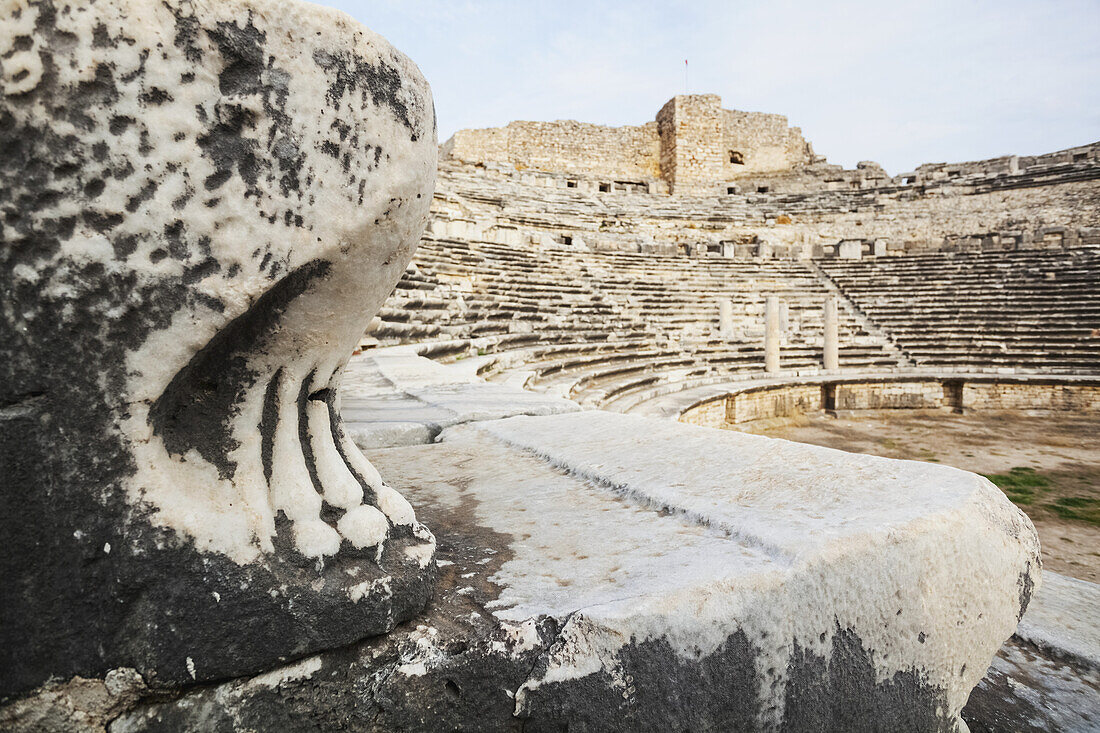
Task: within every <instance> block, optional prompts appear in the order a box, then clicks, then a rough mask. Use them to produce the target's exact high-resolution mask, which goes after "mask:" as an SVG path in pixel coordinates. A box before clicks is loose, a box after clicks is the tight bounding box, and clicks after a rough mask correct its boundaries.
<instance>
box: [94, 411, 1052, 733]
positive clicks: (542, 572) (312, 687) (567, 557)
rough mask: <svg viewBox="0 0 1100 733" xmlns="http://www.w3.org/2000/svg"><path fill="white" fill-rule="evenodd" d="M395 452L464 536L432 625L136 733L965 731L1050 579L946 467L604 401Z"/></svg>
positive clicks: (1029, 533) (1023, 528)
mask: <svg viewBox="0 0 1100 733" xmlns="http://www.w3.org/2000/svg"><path fill="white" fill-rule="evenodd" d="M370 455H371V456H372V458H374V459H375V461H376V462H377V463H378V465H379V466H380V467H381V468H382V470H383V473H385V474H386V475H387V476H388V477H390V478H391V480H393V481H394V484H395V485H396V486H400V487H401V488H402V490H403V491H405V492H407V493H408V494H409V496H410V497H411V498H412V499H413V500H414V501H415V502H416V503H417V505H418V506H420V507H421V511H422V513H423V514H424V516H425V517H426V518H427V521H428V522H429V523H430V524H431V526H432V528H433V530H434V531H435V532H436V533H437V536H438V537H439V556H438V558H439V559H438V563H439V566H440V578H439V590H438V593H437V596H436V599H435V600H434V601H433V602H432V604H431V605H430V606H429V608H428V609H427V611H426V612H425V614H424V615H422V616H420V617H418V618H417V619H416V621H415V622H413V623H409V624H405V625H403V626H401V627H400V628H398V629H395V630H394V632H393V633H390V634H386V635H384V636H382V637H377V638H372V639H368V640H364V641H363V642H362V643H360V644H358V645H353V646H349V647H346V648H343V649H340V650H335V651H333V652H324V653H321V654H319V655H316V656H314V657H311V658H309V659H307V660H303V661H301V662H298V663H296V664H294V665H289V666H287V667H285V668H282V669H280V670H278V671H275V672H271V673H268V674H265V675H261V676H258V677H254V678H251V679H247V680H244V679H242V680H234V681H232V682H228V683H225V684H223V685H218V686H208V687H204V688H202V689H197V690H194V691H192V692H189V693H187V694H186V695H184V696H183V697H181V698H180V699H178V700H174V701H169V702H164V703H159V702H153V703H151V704H147V705H141V706H138V707H136V708H135V709H133V710H132V711H128V712H127V713H125V714H124V715H122V716H121V717H120V718H119V719H118V720H117V721H116V723H115V725H114V727H112V731H113V733H138V732H142V733H144V732H145V731H149V732H152V731H162V730H181V729H182V730H191V729H196V728H200V727H203V728H206V729H210V730H221V729H225V730H230V729H234V727H236V728H248V729H252V730H288V731H289V730H311V729H314V727H326V726H330V727H334V728H335V727H337V726H341V727H344V728H346V729H349V730H364V731H395V730H403V731H438V730H479V731H480V730H491V731H498V730H501V731H503V730H519V729H522V730H524V731H564V730H570V731H708V730H713V731H815V732H816V731H844V732H849V731H941V732H942V733H957V732H958V731H960V730H963V727H962V723H961V720H960V710H961V709H962V708H963V706H964V705H965V704H966V702H967V698H968V696H969V695H970V692H971V690H972V688H973V687H974V685H975V684H976V683H977V682H978V681H979V680H980V679H982V677H983V675H985V672H986V669H987V667H988V666H989V663H990V660H991V659H992V658H993V656H994V654H995V653H996V652H997V649H998V648H999V647H1001V645H1002V643H1003V642H1004V640H1005V639H1006V638H1008V637H1009V636H1010V635H1011V634H1012V631H1013V629H1015V628H1016V624H1017V621H1018V620H1019V618H1020V616H1021V615H1022V614H1023V613H1024V610H1025V608H1026V607H1027V605H1028V602H1029V600H1030V596H1031V593H1032V591H1033V589H1034V588H1035V587H1036V586H1037V585H1038V581H1039V570H1038V563H1039V552H1038V551H1039V547H1038V541H1037V539H1036V536H1035V531H1034V529H1033V528H1032V526H1031V523H1030V522H1029V521H1028V519H1027V517H1025V516H1024V515H1023V514H1022V513H1021V512H1020V511H1019V510H1018V509H1017V508H1015V507H1014V506H1012V504H1010V503H1009V502H1008V500H1007V499H1005V497H1004V496H1003V495H1002V494H1001V493H1000V492H999V491H998V490H997V488H996V487H995V486H993V485H992V484H991V483H989V482H988V481H987V480H986V479H983V478H982V477H980V476H976V475H974V474H972V473H967V472H965V471H960V470H957V469H953V468H948V467H946V466H938V465H934V464H930V463H918V462H915V461H897V460H890V459H885V458H878V457H874V456H867V455H859V454H852V453H844V452H841V451H836V450H829V449H826V448H819V447H816V446H810V445H803V444H799V443H791V442H788V441H783V440H773V439H769V438H764V437H759V436H753V435H745V434H739V433H734V432H732V431H719V430H710V429H706V428H699V427H694V426H690V425H684V424H680V423H676V422H673V421H667V420H654V419H647V418H640V417H635V416H629V415H619V414H614V413H608V412H600V411H582V412H573V413H568V414H560V415H551V416H543V417H530V416H519V417H511V418H507V419H504V420H486V421H480V422H470V423H467V424H462V425H456V426H453V427H450V428H447V429H446V430H445V431H444V432H443V433H442V434H441V436H440V442H437V443H433V444H430V445H417V446H406V447H401V448H392V449H388V450H379V451H374V452H372V453H371V454H370Z"/></svg>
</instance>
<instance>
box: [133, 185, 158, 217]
mask: <svg viewBox="0 0 1100 733" xmlns="http://www.w3.org/2000/svg"><path fill="white" fill-rule="evenodd" d="M159 185H160V184H159V183H157V181H156V180H155V179H153V178H150V179H149V180H148V181H146V182H145V185H143V186H142V187H141V190H140V191H138V192H137V193H136V194H135V195H133V196H131V197H130V198H129V200H127V201H126V210H127V211H129V212H130V213H131V214H132V213H134V212H135V211H137V210H138V209H139V208H140V207H141V205H142V204H143V203H145V202H146V201H148V200H149V199H151V198H153V194H154V193H156V192H157V187H158V186H159Z"/></svg>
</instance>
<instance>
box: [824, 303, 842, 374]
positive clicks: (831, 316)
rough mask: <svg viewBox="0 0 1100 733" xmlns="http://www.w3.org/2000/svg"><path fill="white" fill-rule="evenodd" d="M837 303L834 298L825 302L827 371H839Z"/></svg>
mask: <svg viewBox="0 0 1100 733" xmlns="http://www.w3.org/2000/svg"><path fill="white" fill-rule="evenodd" d="M837 315H838V314H837V301H836V298H835V297H829V298H827V299H826V300H825V368H826V369H827V370H829V371H836V370H837V369H840V338H839V334H838V328H837V323H838V321H839V318H838V317H837Z"/></svg>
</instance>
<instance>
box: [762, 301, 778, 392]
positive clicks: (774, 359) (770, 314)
mask: <svg viewBox="0 0 1100 733" xmlns="http://www.w3.org/2000/svg"><path fill="white" fill-rule="evenodd" d="M764 371H766V372H768V373H769V374H774V373H776V372H778V371H779V298H778V297H776V296H774V295H770V296H768V300H767V303H766V305H765V307H764Z"/></svg>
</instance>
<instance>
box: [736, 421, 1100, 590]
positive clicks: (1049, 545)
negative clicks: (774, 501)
mask: <svg viewBox="0 0 1100 733" xmlns="http://www.w3.org/2000/svg"><path fill="white" fill-rule="evenodd" d="M741 427H742V429H744V430H745V431H746V432H752V433H758V434H760V435H768V436H771V437H774V438H786V439H787V440H795V441H799V442H802V443H812V444H814V445H823V446H828V447H830V448H839V449H841V450H846V451H853V452H859V453H871V454H874V455H878V456H886V457H888V458H906V459H912V460H918V461H932V462H936V463H943V464H946V465H949V466H955V467H956V468H963V469H966V470H967V471H974V472H976V473H980V474H984V475H987V476H989V477H990V478H991V479H992V480H993V482H994V483H996V484H998V485H999V486H1001V488H1002V489H1003V490H1004V491H1005V494H1006V495H1007V496H1008V497H1009V498H1010V499H1012V500H1013V501H1014V502H1015V503H1016V505H1017V506H1019V507H1020V508H1021V509H1022V510H1023V511H1024V512H1025V513H1026V514H1027V515H1028V516H1029V517H1031V521H1032V522H1034V524H1035V529H1036V530H1037V531H1038V533H1039V541H1040V543H1041V544H1042V548H1043V563H1044V566H1045V567H1046V568H1048V569H1050V570H1053V571H1055V572H1058V573H1063V574H1065V575H1070V576H1073V577H1075V578H1082V579H1084V580H1090V581H1092V582H1100V416H1097V415H1068V414H1064V413H1052V412H983V413H970V414H967V415H955V414H952V413H950V412H947V411H939V410H881V411H878V410H876V411H868V412H860V413H858V415H856V414H854V413H850V414H847V415H844V414H842V415H841V416H839V417H836V418H833V417H827V416H825V415H816V416H800V417H797V418H785V419H782V420H772V421H758V422H756V423H750V424H747V425H745V426H741Z"/></svg>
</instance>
